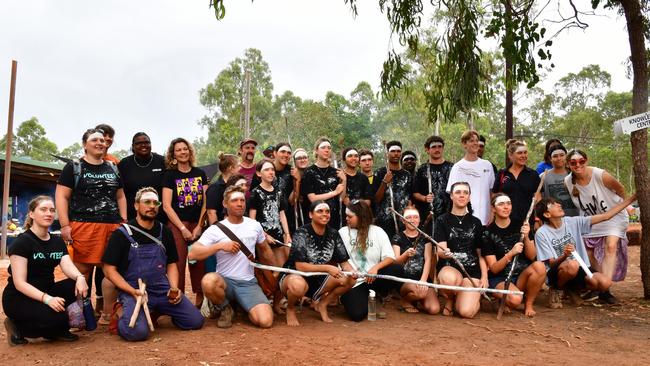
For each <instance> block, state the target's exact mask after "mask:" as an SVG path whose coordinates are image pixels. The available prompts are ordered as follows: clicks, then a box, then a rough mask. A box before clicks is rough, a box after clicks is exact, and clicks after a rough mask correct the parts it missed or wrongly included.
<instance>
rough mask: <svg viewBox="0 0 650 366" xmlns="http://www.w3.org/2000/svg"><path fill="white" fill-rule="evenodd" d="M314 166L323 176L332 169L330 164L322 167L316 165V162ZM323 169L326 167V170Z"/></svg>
mask: <svg viewBox="0 0 650 366" xmlns="http://www.w3.org/2000/svg"><path fill="white" fill-rule="evenodd" d="M314 166H315V167H316V169H318V171H319V172H320V175H321V176H325V175H327V172H328V171H329V170H330V167H329V166H327V167H326V168H321V167H319V166H318V165H316V164H314ZM323 169H325V170H323Z"/></svg>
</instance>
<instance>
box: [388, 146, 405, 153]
mask: <svg viewBox="0 0 650 366" xmlns="http://www.w3.org/2000/svg"><path fill="white" fill-rule="evenodd" d="M393 151H402V148H401V147H399V145H393V146H391V147H389V148H388V152H393Z"/></svg>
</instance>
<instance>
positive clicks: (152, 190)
mask: <svg viewBox="0 0 650 366" xmlns="http://www.w3.org/2000/svg"><path fill="white" fill-rule="evenodd" d="M147 192H150V193H155V194H156V196H158V191H156V189H155V188H153V187H142V188H140V189H138V191H137V192H136V193H135V202H140V198H142V195H143V194H145V193H147Z"/></svg>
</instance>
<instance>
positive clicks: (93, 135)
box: [86, 132, 104, 140]
mask: <svg viewBox="0 0 650 366" xmlns="http://www.w3.org/2000/svg"><path fill="white" fill-rule="evenodd" d="M98 138H104V134H103V133H101V132H93V133H91V134H90V135H88V139H86V140H92V139H98Z"/></svg>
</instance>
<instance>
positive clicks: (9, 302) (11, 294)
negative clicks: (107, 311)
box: [2, 196, 88, 346]
mask: <svg viewBox="0 0 650 366" xmlns="http://www.w3.org/2000/svg"><path fill="white" fill-rule="evenodd" d="M28 210H29V212H28V214H27V219H26V220H25V230H26V231H25V232H24V233H22V234H20V235H19V236H18V238H16V240H15V241H14V243H13V245H12V246H11V248H9V262H10V265H9V269H8V270H7V271H8V272H9V278H8V280H7V287H6V288H5V289H4V292H3V294H2V307H3V309H4V313H5V314H6V315H7V318H6V319H5V328H6V329H7V338H8V342H9V345H11V346H16V345H20V344H26V343H27V340H26V339H25V337H29V338H37V337H45V338H47V339H60V340H65V341H75V340H77V339H79V336H77V335H75V334H72V333H70V327H69V326H68V314H67V312H66V311H65V309H66V307H67V306H68V305H70V304H71V303H73V302H74V301H75V300H76V297H77V296H86V295H87V292H88V285H87V284H86V279H85V278H84V276H83V274H81V272H79V270H78V269H77V268H76V267H75V265H74V264H73V263H72V260H71V259H70V256H69V255H68V251H67V248H66V245H65V243H64V242H63V240H62V239H61V238H60V237H58V236H52V235H50V233H49V232H48V230H49V228H50V225H52V222H53V221H54V215H55V209H54V202H53V200H52V198H51V197H48V196H38V197H36V198H34V199H33V200H32V201H31V202H30V203H29V206H28ZM58 265H60V266H61V270H62V271H63V273H64V274H65V275H66V276H67V277H68V278H69V279H66V280H63V281H59V282H54V268H55V267H56V266H58Z"/></svg>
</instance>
